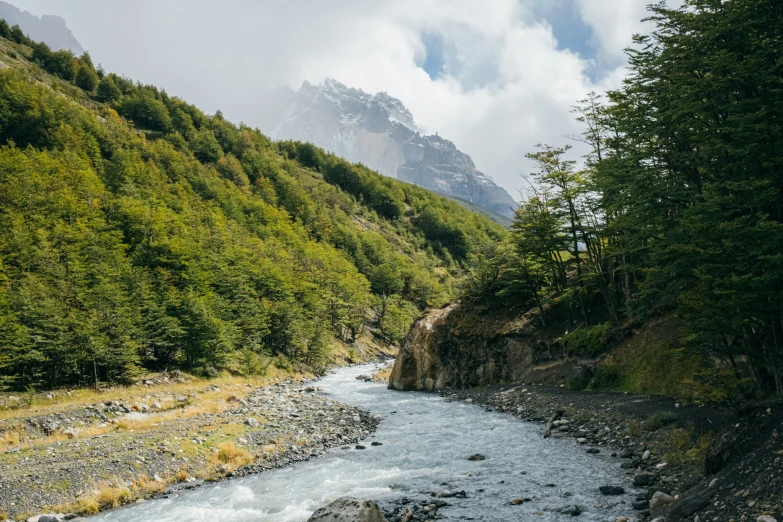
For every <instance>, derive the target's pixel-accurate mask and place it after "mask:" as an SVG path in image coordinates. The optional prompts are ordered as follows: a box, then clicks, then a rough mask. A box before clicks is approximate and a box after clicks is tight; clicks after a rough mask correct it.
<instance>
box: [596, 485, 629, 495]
mask: <svg viewBox="0 0 783 522" xmlns="http://www.w3.org/2000/svg"><path fill="white" fill-rule="evenodd" d="M598 490H599V491H600V492H601V493H602V494H604V495H623V494H624V493H625V490H624V489H623V488H621V487H620V486H601V487H599V488H598Z"/></svg>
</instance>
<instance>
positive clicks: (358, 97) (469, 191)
mask: <svg viewBox="0 0 783 522" xmlns="http://www.w3.org/2000/svg"><path fill="white" fill-rule="evenodd" d="M282 107H283V109H282V110H281V113H280V115H279V123H277V124H276V126H275V127H273V128H274V130H273V131H272V136H273V137H274V138H277V139H296V140H302V141H308V142H311V143H313V144H315V145H317V146H319V147H323V148H325V149H327V150H329V151H332V152H334V153H335V154H337V155H338V156H341V157H343V158H345V159H347V160H348V161H351V162H358V163H363V164H365V165H367V166H368V167H370V168H371V169H374V170H377V171H378V172H380V173H381V174H384V175H386V176H389V177H393V178H397V179H399V180H402V181H406V182H408V183H413V184H416V185H419V186H421V187H424V188H427V189H430V190H434V191H436V192H439V193H441V194H444V195H447V196H450V197H453V198H456V199H459V200H462V201H465V202H468V203H472V204H473V205H477V206H479V207H481V208H483V209H485V210H488V211H489V212H491V213H494V214H499V215H500V216H503V217H506V218H510V217H512V216H513V214H514V211H513V209H514V208H515V207H516V202H515V201H514V199H513V198H512V197H511V196H510V195H509V194H508V193H507V192H506V191H505V190H504V189H503V188H501V187H499V186H498V185H496V184H495V183H494V181H492V178H491V177H489V176H487V175H486V174H484V173H483V172H481V171H479V170H478V169H476V165H475V164H474V163H473V160H472V159H471V158H470V156H468V155H467V154H465V153H464V152H461V151H460V150H459V149H457V147H456V146H455V145H454V143H452V142H451V141H449V140H447V139H445V138H442V137H440V136H438V135H437V134H435V135H426V134H424V132H423V130H422V129H421V128H420V127H419V126H418V125H417V124H416V121H415V120H414V118H413V115H412V114H411V113H410V111H409V110H408V109H407V108H406V107H405V105H403V103H402V102H401V101H400V100H398V99H397V98H393V97H391V96H389V95H388V94H386V93H385V92H381V93H378V94H368V93H366V92H364V91H362V90H360V89H353V88H350V87H347V86H345V85H343V84H342V83H340V82H338V81H335V80H331V79H327V80H325V81H324V82H323V83H322V84H320V85H313V84H311V83H309V82H304V84H303V85H302V87H301V88H300V89H299V90H298V91H296V92H293V91H289V94H288V96H287V97H286V98H285V101H284V103H283V104H282Z"/></svg>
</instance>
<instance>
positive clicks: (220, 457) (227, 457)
mask: <svg viewBox="0 0 783 522" xmlns="http://www.w3.org/2000/svg"><path fill="white" fill-rule="evenodd" d="M213 458H214V459H215V460H216V463H220V464H223V465H224V466H229V467H230V468H232V469H233V468H238V467H240V466H244V465H246V464H252V463H253V461H254V460H255V458H254V457H253V454H252V453H250V452H249V451H247V450H246V449H244V448H240V447H239V446H237V445H236V444H234V443H233V442H224V443H223V444H221V445H220V446H218V448H217V453H215V455H214V457H213Z"/></svg>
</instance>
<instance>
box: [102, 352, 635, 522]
mask: <svg viewBox="0 0 783 522" xmlns="http://www.w3.org/2000/svg"><path fill="white" fill-rule="evenodd" d="M375 369H376V367H375V365H365V366H356V367H352V368H344V369H340V370H337V371H335V372H334V373H332V374H330V375H328V376H327V377H325V378H323V379H322V380H321V381H319V382H318V383H317V385H318V386H320V387H321V388H322V389H323V391H324V392H325V393H327V394H329V395H330V397H331V398H333V399H335V400H337V401H341V402H344V403H347V404H352V405H355V406H358V407H360V408H363V409H365V410H368V411H370V412H371V413H372V414H374V415H377V416H379V417H381V418H382V421H381V423H380V426H379V427H378V430H377V431H376V432H375V433H374V436H373V437H371V438H370V439H368V440H367V441H366V442H365V443H364V444H365V445H366V446H367V449H366V450H356V449H353V445H351V449H350V450H344V449H340V448H334V449H332V450H330V451H329V453H327V455H325V456H323V457H320V458H316V459H313V460H310V461H308V462H302V463H298V464H296V465H294V466H291V467H287V468H283V469H278V470H273V471H268V472H264V473H260V474H257V475H251V476H247V477H243V478H240V479H234V480H227V481H224V482H220V483H217V484H213V485H207V486H204V487H201V488H198V489H196V490H192V491H185V492H181V493H176V494H173V495H171V496H170V497H169V498H165V499H163V498H162V499H157V500H151V501H148V502H145V503H141V504H134V505H131V506H128V507H125V508H122V509H118V510H115V511H111V512H108V513H104V514H101V515H98V516H96V517H93V518H92V519H91V520H95V521H96V522H97V521H101V522H141V521H150V522H152V521H155V522H201V521H210V522H297V521H306V520H307V519H308V517H309V516H310V515H311V514H312V513H313V511H315V510H316V509H318V508H319V507H321V506H323V505H325V504H327V503H329V502H331V501H332V500H335V499H336V498H338V497H341V496H344V495H350V496H356V497H361V498H369V499H373V500H377V501H379V502H380V503H381V504H382V505H388V504H389V503H392V502H394V501H395V500H399V499H400V498H403V497H406V498H409V499H411V500H412V501H415V502H419V501H421V500H425V499H427V498H429V495H427V494H424V493H423V492H424V491H427V492H429V491H454V490H464V491H465V492H466V493H467V498H448V499H445V501H446V502H448V503H449V506H447V507H443V508H441V509H440V510H439V511H438V513H439V518H440V519H441V520H482V521H498V522H499V521H504V522H508V521H512V520H540V521H560V520H562V521H565V520H580V521H607V520H610V521H613V520H615V519H616V518H617V517H620V516H627V517H629V518H630V519H633V510H632V509H631V506H630V503H631V500H632V498H633V495H632V488H631V487H630V484H629V480H628V478H627V477H626V476H625V474H624V473H623V471H625V470H621V469H620V459H617V458H611V457H609V456H608V455H605V453H606V450H604V451H603V452H602V453H600V454H598V455H588V454H586V453H585V449H586V448H585V447H584V446H579V445H577V444H576V443H575V442H574V440H573V439H571V438H567V439H544V438H543V437H542V436H541V432H542V428H541V426H540V425H537V424H532V423H527V422H524V421H522V420H520V419H517V418H515V417H513V416H511V415H508V414H502V413H495V412H488V411H486V410H485V408H483V407H481V406H478V405H474V404H465V403H461V402H446V401H444V400H443V399H442V398H441V397H439V396H438V395H435V394H426V393H405V392H395V391H390V390H387V389H386V386H385V385H383V384H377V383H368V382H363V381H359V380H357V379H356V376H357V375H360V374H363V373H372V372H373V371H375ZM372 441H378V442H381V443H383V445H382V446H371V445H370V442H372ZM474 453H481V454H483V455H485V456H486V460H484V461H469V460H467V458H468V456H470V455H472V454H474ZM602 485H620V486H623V487H624V488H625V489H626V492H627V494H626V495H623V496H618V497H605V496H603V495H601V493H600V492H599V491H598V487H599V486H602ZM516 498H529V499H532V500H531V501H530V502H526V503H524V504H522V505H512V504H511V501H512V500H513V499H516ZM574 504H576V505H578V506H580V507H581V508H582V510H583V513H582V515H580V516H579V517H571V516H569V515H564V514H560V513H558V512H557V510H558V509H560V508H563V507H564V506H568V505H574Z"/></svg>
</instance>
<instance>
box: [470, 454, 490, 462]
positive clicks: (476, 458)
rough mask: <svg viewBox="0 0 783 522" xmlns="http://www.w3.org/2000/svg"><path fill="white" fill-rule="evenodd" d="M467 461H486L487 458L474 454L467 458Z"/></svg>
mask: <svg viewBox="0 0 783 522" xmlns="http://www.w3.org/2000/svg"><path fill="white" fill-rule="evenodd" d="M468 460H487V457H485V456H484V455H482V454H481V453H476V454H475V455H471V456H470V457H468Z"/></svg>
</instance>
